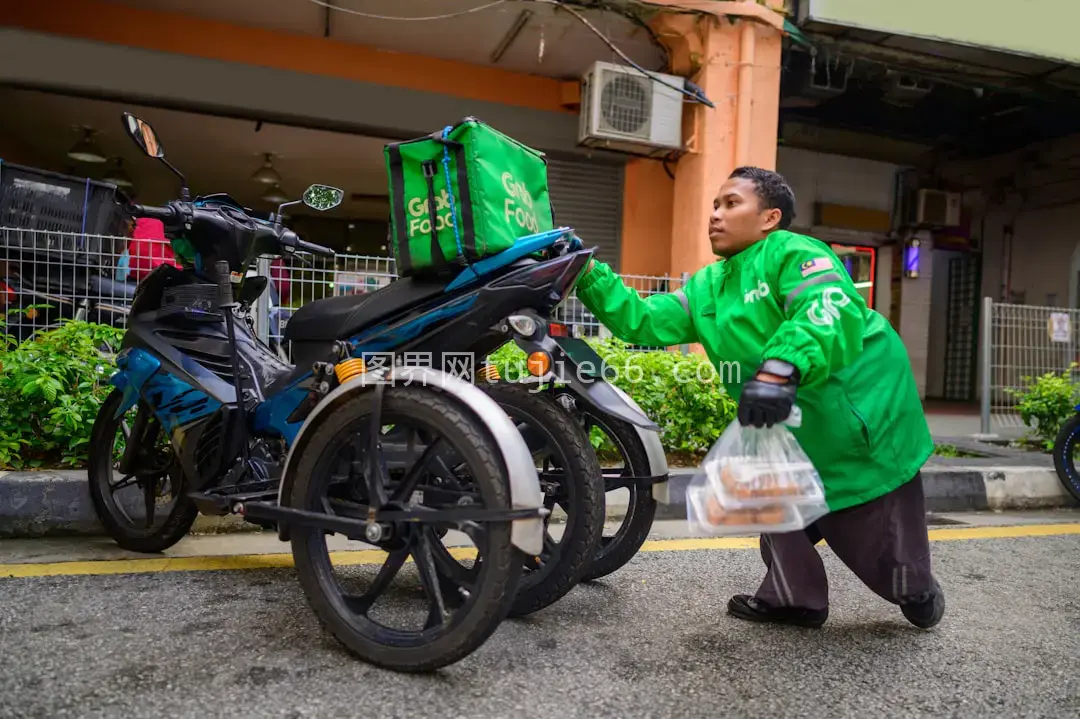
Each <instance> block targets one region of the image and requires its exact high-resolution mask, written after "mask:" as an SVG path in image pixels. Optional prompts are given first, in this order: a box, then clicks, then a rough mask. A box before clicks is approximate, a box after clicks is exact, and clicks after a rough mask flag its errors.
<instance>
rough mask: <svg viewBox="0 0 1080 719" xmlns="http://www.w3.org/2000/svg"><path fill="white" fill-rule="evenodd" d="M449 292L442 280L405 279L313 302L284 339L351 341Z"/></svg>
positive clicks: (294, 318) (298, 313)
mask: <svg viewBox="0 0 1080 719" xmlns="http://www.w3.org/2000/svg"><path fill="white" fill-rule="evenodd" d="M445 290H446V283H445V282H442V281H431V280H418V279H417V278H413V277H403V278H402V279H400V280H395V281H394V282H391V283H390V284H388V285H387V286H386V287H381V288H379V289H377V290H375V291H373V292H363V293H359V294H353V295H342V296H340V297H330V298H327V299H325V300H319V301H318V302H309V303H307V304H305V305H303V306H302V307H300V309H298V310H296V312H294V313H293V316H292V317H291V318H289V321H288V323H286V325H285V332H284V336H285V339H286V340H287V341H289V342H327V341H334V340H343V339H348V338H349V337H352V336H353V335H355V334H357V333H359V332H360V330H362V329H364V328H365V327H368V326H370V325H373V324H375V323H376V322H378V321H379V320H381V319H383V318H385V317H389V316H390V315H393V314H394V313H396V312H399V311H401V310H404V309H407V308H409V307H411V306H413V305H418V304H421V303H422V302H426V301H427V300H430V299H432V298H434V297H438V296H439V295H441V294H442V293H443V292H444V291H445Z"/></svg>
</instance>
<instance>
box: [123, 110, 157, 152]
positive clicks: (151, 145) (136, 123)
mask: <svg viewBox="0 0 1080 719" xmlns="http://www.w3.org/2000/svg"><path fill="white" fill-rule="evenodd" d="M124 129H125V130H127V134H128V135H129V136H130V137H131V139H132V140H134V141H135V144H136V145H138V146H139V148H140V149H142V151H143V152H145V153H146V154H147V156H149V157H156V158H162V157H165V148H163V147H162V146H161V143H160V142H159V141H158V138H157V134H156V133H155V132H154V128H152V127H150V125H149V123H147V122H145V121H143V120H140V119H139V118H137V117H135V116H134V115H132V114H131V113H130V112H125V113H124Z"/></svg>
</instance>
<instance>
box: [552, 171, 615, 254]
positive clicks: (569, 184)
mask: <svg viewBox="0 0 1080 719" xmlns="http://www.w3.org/2000/svg"><path fill="white" fill-rule="evenodd" d="M623 171H624V166H623V165H622V164H607V163H601V162H594V161H589V160H562V159H556V158H553V157H548V190H549V192H550V193H551V205H552V208H553V210H554V212H555V224H556V226H569V227H573V228H574V230H575V231H576V232H577V234H578V236H579V237H581V239H582V240H583V241H584V242H585V244H586V246H588V247H596V248H597V253H596V255H597V257H598V258H599V259H601V260H603V261H604V262H607V263H608V264H610V265H611V266H612V267H614V268H615V270H616V271H618V269H619V254H620V245H621V237H622V206H623Z"/></svg>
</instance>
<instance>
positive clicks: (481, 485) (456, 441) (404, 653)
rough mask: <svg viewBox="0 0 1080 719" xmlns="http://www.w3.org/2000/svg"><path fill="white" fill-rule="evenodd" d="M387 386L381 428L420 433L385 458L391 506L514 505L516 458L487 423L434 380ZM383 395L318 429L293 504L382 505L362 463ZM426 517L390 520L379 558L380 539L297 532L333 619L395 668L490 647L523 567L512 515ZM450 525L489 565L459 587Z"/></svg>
mask: <svg viewBox="0 0 1080 719" xmlns="http://www.w3.org/2000/svg"><path fill="white" fill-rule="evenodd" d="M384 390H385V391H384V394H383V396H382V400H381V406H380V407H379V409H378V411H379V412H380V416H381V421H380V425H381V426H380V434H381V435H382V436H383V437H384V438H386V439H387V446H389V444H390V443H391V440H390V437H392V436H397V437H408V443H407V450H406V451H405V452H404V453H403V454H404V456H405V457H406V458H405V459H404V460H402V459H401V456H402V453H400V452H399V454H398V455H397V457H396V458H391V459H390V460H386V459H385V453H384V457H382V458H379V461H380V462H385V464H384V467H385V468H386V469H385V472H386V480H385V483H384V487H385V494H386V497H387V499H388V504H389V506H390V507H391V508H393V509H398V510H405V511H414V510H424V509H434V510H440V509H453V508H454V507H468V508H469V509H470V510H479V511H478V512H475V513H474V514H477V515H482V514H483V512H484V510H492V511H495V512H498V511H506V510H508V509H509V508H510V496H509V489H508V482H507V479H506V475H505V473H506V469H505V467H504V464H503V462H502V460H501V455H500V453H499V451H498V446H497V444H496V443H495V440H494V438H493V437H492V436H491V434H490V433H489V432H488V430H487V427H486V425H484V424H483V423H482V422H481V421H480V420H479V419H477V418H476V416H475V415H473V414H472V413H471V412H469V411H468V409H467V408H466V407H463V406H462V405H461V404H460V403H459V402H457V401H456V400H454V399H452V398H449V397H447V396H445V395H442V394H440V393H438V392H435V391H432V390H430V389H427V388H424V387H410V386H394V387H385V388H384ZM374 394H375V393H374V392H369V393H366V394H363V395H357V396H354V397H352V398H349V399H347V400H345V401H344V402H343V403H342V404H341V405H340V406H338V407H336V408H335V410H334V411H333V412H332V413H329V414H328V416H327V417H326V418H325V420H323V421H322V422H321V423H320V424H319V425H318V426H317V428H313V429H315V434H314V435H313V436H312V438H311V440H310V441H309V442H308V443H307V445H306V446H305V448H304V450H303V451H302V454H301V456H300V457H299V458H298V462H297V465H296V466H297V471H296V474H295V476H296V478H297V479H296V483H295V484H294V485H293V487H292V489H291V491H290V499H289V505H290V506H291V507H294V508H300V509H305V510H308V511H311V512H319V513H329V514H334V515H337V516H344V517H348V518H352V519H364V518H366V517H368V516H370V515H369V511H368V510H369V498H368V496H367V495H368V494H369V491H368V489H367V486H368V485H367V480H366V478H365V477H364V476H363V474H362V472H363V471H365V470H364V468H366V467H368V466H370V465H368V464H367V462H366V459H367V457H366V453H367V452H369V451H371V449H370V448H371V432H372V428H371V417H372V415H373V413H374V412H375V411H376V398H375V396H374ZM447 455H449V456H453V457H454V458H455V461H454V462H453V466H450V465H449V463H447V462H445V461H440V460H439V459H438V458H439V457H441V456H447ZM420 516H421V518H420V519H419V520H415V521H401V522H390V523H389V525H390V527H389V531H388V532H387V534H386V535H385V536H383V537H381V538H377V539H376V540H370V539H367V538H365V540H364V541H366V542H367V543H368V545H372V544H373V545H375V546H376V547H377V548H378V549H379V550H382V551H381V552H378V553H377V557H376V558H375V559H373V560H368V559H366V558H365V557H366V556H367V554H368V553H371V549H370V548H368V549H367V550H366V552H364V551H361V552H360V553H357V552H349V551H342V550H340V549H337V548H336V547H332V546H331V544H332V543H333V542H335V540H336V539H337V538H334V537H332V535H331V534H330V533H329V532H327V531H324V530H323V529H317V528H310V527H304V526H300V525H294V526H293V527H291V531H290V538H291V542H292V550H293V559H294V561H295V564H296V570H297V573H298V575H299V579H300V584H301V586H302V587H303V590H304V593H305V594H306V596H307V599H308V602H309V604H310V605H311V607H312V609H313V610H314V612H315V614H316V615H317V616H318V618H319V620H320V621H321V623H322V624H323V626H324V627H325V628H326V629H327V630H328V631H329V632H330V633H331V634H332V635H333V636H334V637H335V638H337V640H338V641H339V642H340V643H341V644H342V645H343V646H344V647H345V648H346V649H347V650H348V651H349V652H350V653H352V654H353V655H354V656H356V657H358V658H360V659H362V660H364V661H366V662H368V663H371V664H374V665H376V666H379V667H382V668H385V669H391V670H394V671H401V672H427V671H432V670H435V669H438V668H440V667H444V666H446V665H448V664H452V663H454V662H457V661H459V660H460V659H462V658H464V657H466V656H467V655H469V654H470V653H472V652H473V651H475V650H476V649H478V648H479V647H480V646H481V645H482V644H483V643H484V642H485V641H486V640H487V638H488V637H489V636H490V635H491V634H492V633H493V632H494V631H495V630H496V628H498V626H499V623H500V622H501V621H502V620H503V619H504V618H505V617H506V615H507V612H508V611H509V609H510V605H511V603H512V602H513V600H514V596H515V590H516V588H517V584H518V579H519V577H520V574H521V554H520V553H519V552H518V551H517V550H516V549H515V548H514V547H513V545H512V544H511V539H510V535H511V532H510V530H511V521H510V520H509V519H501V518H499V519H491V520H486V519H481V520H477V521H462V522H453V523H450V522H435V521H427V520H425V519H423V518H422V513H421V515H420ZM447 535H453V536H454V537H456V540H455V541H456V542H457V546H454V547H453V548H452V551H453V552H454V554H455V555H456V556H458V557H460V558H461V559H462V561H472V562H474V563H475V565H476V566H477V567H478V572H477V573H476V574H475V575H474V576H471V577H469V578H467V580H465V581H461V582H460V583H458V584H457V585H455V586H448V585H447V582H446V579H445V578H444V577H440V576H439V575H438V573H437V570H436V567H435V561H434V559H433V552H434V551H435V550H437V549H438V550H441V548H442V542H443V538H444V537H447ZM447 538H448V539H449V537H447ZM462 545H464V546H462ZM339 546H340V545H339ZM383 553H385V555H384V554H383ZM358 558H360V559H362V560H363V561H359V560H358ZM409 559H412V562H411V563H410V564H409V566H406V560H409ZM395 580H398V581H396V582H395ZM402 580H404V581H402Z"/></svg>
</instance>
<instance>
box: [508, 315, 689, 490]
mask: <svg viewBox="0 0 1080 719" xmlns="http://www.w3.org/2000/svg"><path fill="white" fill-rule="evenodd" d="M515 341H516V342H517V345H518V346H519V347H521V349H523V350H525V351H526V352H532V351H535V350H537V349H540V350H543V351H545V352H547V353H548V354H549V355H551V356H552V357H555V358H557V359H556V362H555V368H554V372H553V375H552V378H553V379H555V380H556V381H557V382H559V383H560V384H562V385H565V386H566V388H567V389H568V390H569V391H570V392H572V393H573V394H574V395H575V396H576V397H579V398H580V399H581V400H582V401H584V402H586V403H587V404H589V405H591V406H592V407H593V409H594V410H595V411H596V412H599V413H600V414H603V415H605V416H608V417H614V418H615V419H619V420H622V421H623V422H626V423H627V424H629V425H630V426H632V427H633V428H634V432H636V433H637V436H638V439H640V440H641V444H642V446H643V447H644V448H645V456H646V457H648V459H649V476H650V477H654V478H655V477H667V476H668V474H669V469H668V463H667V455H666V454H665V453H664V445H663V443H662V442H661V441H660V428H659V427H658V426H657V425H656V423H655V422H653V421H652V420H651V419H649V416H648V415H647V414H645V412H644V410H642V409H641V407H640V406H639V405H638V403H637V402H635V401H634V398H633V397H631V396H630V395H628V394H627V393H626V392H624V391H623V390H621V389H620V388H619V387H617V386H615V385H614V384H611V383H609V382H607V381H605V380H603V379H600V378H598V377H592V378H589V379H583V378H582V373H581V372H579V371H578V369H579V368H577V367H576V366H574V363H573V361H572V360H571V359H570V357H569V356H568V355H566V353H564V352H563V351H562V350H561V348H560V346H559V343H558V341H557V340H556V339H555V338H553V337H550V336H544V337H542V338H537V339H523V338H518V339H516V340H515ZM653 482H654V484H653V489H652V492H653V496H654V497H656V498H657V499H658V500H659V501H661V502H666V501H667V491H666V486H665V485H666V482H667V480H664V481H662V482H658V481H657V480H655V479H654V480H653Z"/></svg>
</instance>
